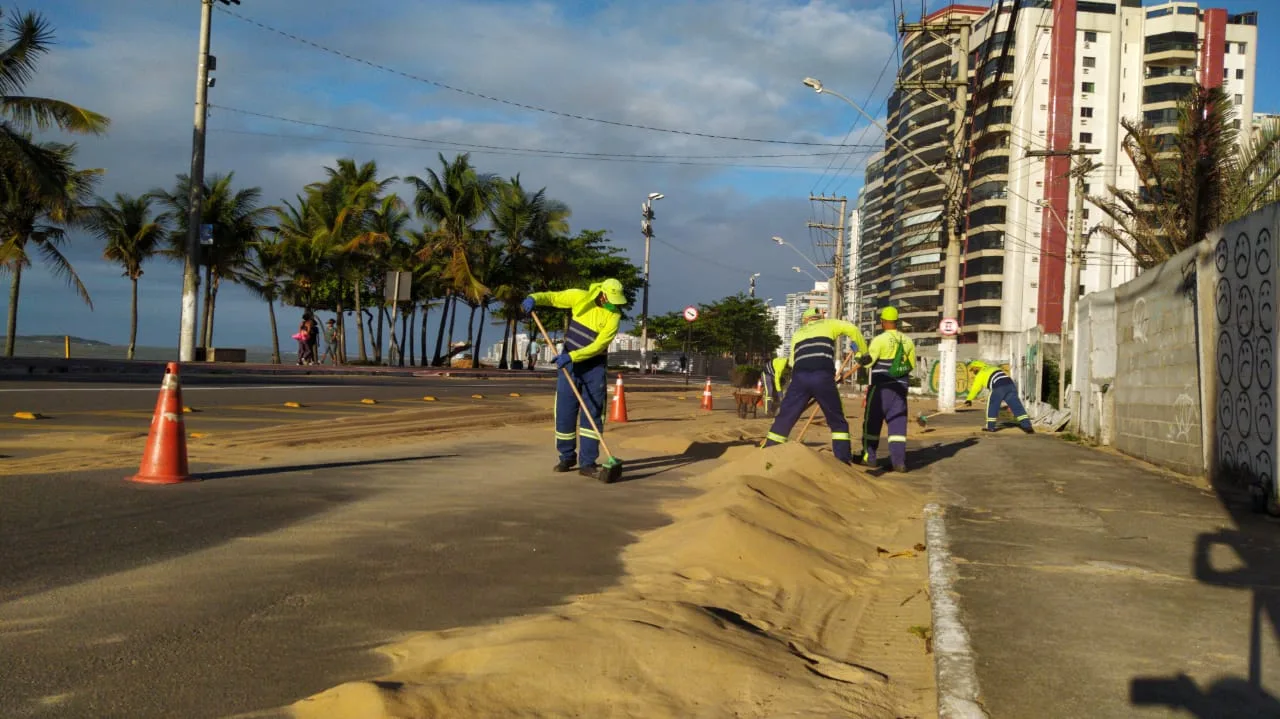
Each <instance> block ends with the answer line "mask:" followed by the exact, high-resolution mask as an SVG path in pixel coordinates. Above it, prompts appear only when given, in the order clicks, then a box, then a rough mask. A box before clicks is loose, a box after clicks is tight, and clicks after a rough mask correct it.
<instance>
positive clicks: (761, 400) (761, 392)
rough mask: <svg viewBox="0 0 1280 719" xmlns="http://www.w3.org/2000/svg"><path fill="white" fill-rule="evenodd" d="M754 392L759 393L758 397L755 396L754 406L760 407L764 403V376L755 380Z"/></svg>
mask: <svg viewBox="0 0 1280 719" xmlns="http://www.w3.org/2000/svg"><path fill="white" fill-rule="evenodd" d="M756 394H757V395H759V396H758V397H756V406H757V407H761V406H763V405H764V378H763V377H761V378H760V379H758V380H756Z"/></svg>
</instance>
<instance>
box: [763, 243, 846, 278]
mask: <svg viewBox="0 0 1280 719" xmlns="http://www.w3.org/2000/svg"><path fill="white" fill-rule="evenodd" d="M771 239H772V240H773V243H774V244H775V245H777V246H778V247H786V248H788V249H790V250H791V251H792V252H794V253H796V254H797V255H800V257H801V258H803V259H804V261H805V262H808V263H809V266H810V267H812V268H813V269H815V270H817V271H818V274H820V275H822V276H823V277H824V278H826V279H828V280H829V279H831V276H830V275H828V274H827V273H826V270H823V269H822V268H821V267H819V266H817V265H816V264H814V262H813V260H811V259H809V256H808V255H806V254H805V253H803V252H801V251H800V250H798V249H797V248H796V246H795V245H793V244H791V243H790V242H787V241H786V240H784V239H782V238H781V237H778V236H777V235H774V236H773V237H772V238H771ZM810 277H812V275H810ZM814 279H817V278H816V277H815V278H814Z"/></svg>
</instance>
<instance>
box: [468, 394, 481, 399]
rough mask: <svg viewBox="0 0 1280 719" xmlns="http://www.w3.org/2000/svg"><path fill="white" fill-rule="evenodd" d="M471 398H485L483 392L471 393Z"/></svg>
mask: <svg viewBox="0 0 1280 719" xmlns="http://www.w3.org/2000/svg"><path fill="white" fill-rule="evenodd" d="M471 399H484V395H482V394H473V395H471Z"/></svg>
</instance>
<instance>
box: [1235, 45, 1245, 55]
mask: <svg viewBox="0 0 1280 719" xmlns="http://www.w3.org/2000/svg"><path fill="white" fill-rule="evenodd" d="M1246 44H1247V43H1243V42H1238V43H1236V52H1238V53H1240V54H1241V55H1243V54H1244V51H1245V45H1246Z"/></svg>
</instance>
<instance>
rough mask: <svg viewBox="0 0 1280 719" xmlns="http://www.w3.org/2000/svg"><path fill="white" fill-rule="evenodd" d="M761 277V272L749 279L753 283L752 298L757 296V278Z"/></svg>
mask: <svg viewBox="0 0 1280 719" xmlns="http://www.w3.org/2000/svg"><path fill="white" fill-rule="evenodd" d="M759 276H760V273H759V272H757V273H755V274H754V275H751V277H749V278H747V279H749V280H750V281H751V296H752V297H755V296H756V278H757V277H759Z"/></svg>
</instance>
